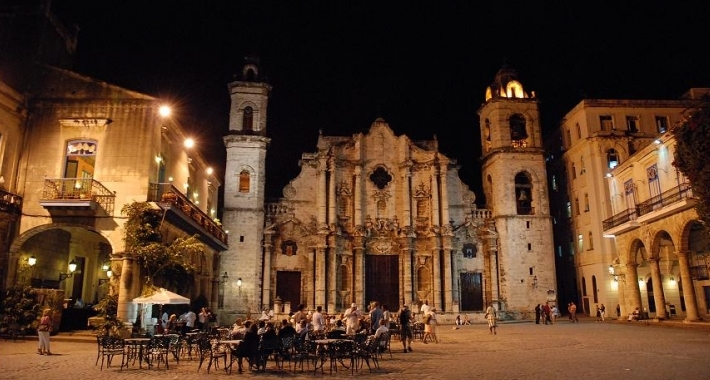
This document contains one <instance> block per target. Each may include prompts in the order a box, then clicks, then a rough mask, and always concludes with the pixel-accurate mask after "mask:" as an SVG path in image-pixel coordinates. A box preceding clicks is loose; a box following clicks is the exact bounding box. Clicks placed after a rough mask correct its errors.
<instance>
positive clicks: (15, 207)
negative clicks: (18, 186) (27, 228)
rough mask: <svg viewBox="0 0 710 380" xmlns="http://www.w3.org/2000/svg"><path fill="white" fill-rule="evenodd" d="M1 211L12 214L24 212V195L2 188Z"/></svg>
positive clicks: (0, 191)
mask: <svg viewBox="0 0 710 380" xmlns="http://www.w3.org/2000/svg"><path fill="white" fill-rule="evenodd" d="M0 211H2V212H4V213H7V214H11V215H20V212H22V197H21V196H19V195H17V194H13V193H10V192H7V191H5V190H0Z"/></svg>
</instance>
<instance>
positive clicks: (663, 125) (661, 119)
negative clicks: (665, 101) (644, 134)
mask: <svg viewBox="0 0 710 380" xmlns="http://www.w3.org/2000/svg"><path fill="white" fill-rule="evenodd" d="M667 130H668V118H667V117H665V116H656V131H657V132H658V133H666V131H667Z"/></svg>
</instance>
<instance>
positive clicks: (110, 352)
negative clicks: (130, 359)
mask: <svg viewBox="0 0 710 380" xmlns="http://www.w3.org/2000/svg"><path fill="white" fill-rule="evenodd" d="M100 344H101V348H100V355H101V370H102V371H103V369H104V362H105V363H106V368H108V367H110V366H111V363H112V361H113V357H114V356H117V355H120V356H121V369H123V366H124V365H125V363H124V362H125V361H126V344H125V342H124V341H123V339H121V338H116V337H112V336H103V337H101V343H100Z"/></svg>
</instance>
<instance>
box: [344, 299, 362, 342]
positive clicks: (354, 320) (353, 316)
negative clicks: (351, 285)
mask: <svg viewBox="0 0 710 380" xmlns="http://www.w3.org/2000/svg"><path fill="white" fill-rule="evenodd" d="M344 317H345V320H346V321H347V324H346V326H345V333H346V334H348V335H355V333H357V330H359V329H360V317H362V312H361V311H360V310H358V309H357V304H355V303H353V304H352V305H350V308H349V309H347V310H345V314H344Z"/></svg>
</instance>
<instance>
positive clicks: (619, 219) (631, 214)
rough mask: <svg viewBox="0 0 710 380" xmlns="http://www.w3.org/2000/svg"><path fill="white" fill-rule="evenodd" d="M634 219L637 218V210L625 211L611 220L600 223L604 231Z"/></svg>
mask: <svg viewBox="0 0 710 380" xmlns="http://www.w3.org/2000/svg"><path fill="white" fill-rule="evenodd" d="M636 218H638V208H630V209H626V210H624V211H622V212H620V213H618V214H616V215H614V216H612V217H611V218H609V219H606V220H604V221H603V222H602V229H603V230H604V231H606V230H609V229H612V228H614V227H616V226H620V225H622V224H624V223H628V222H630V221H632V220H634V219H636Z"/></svg>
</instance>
